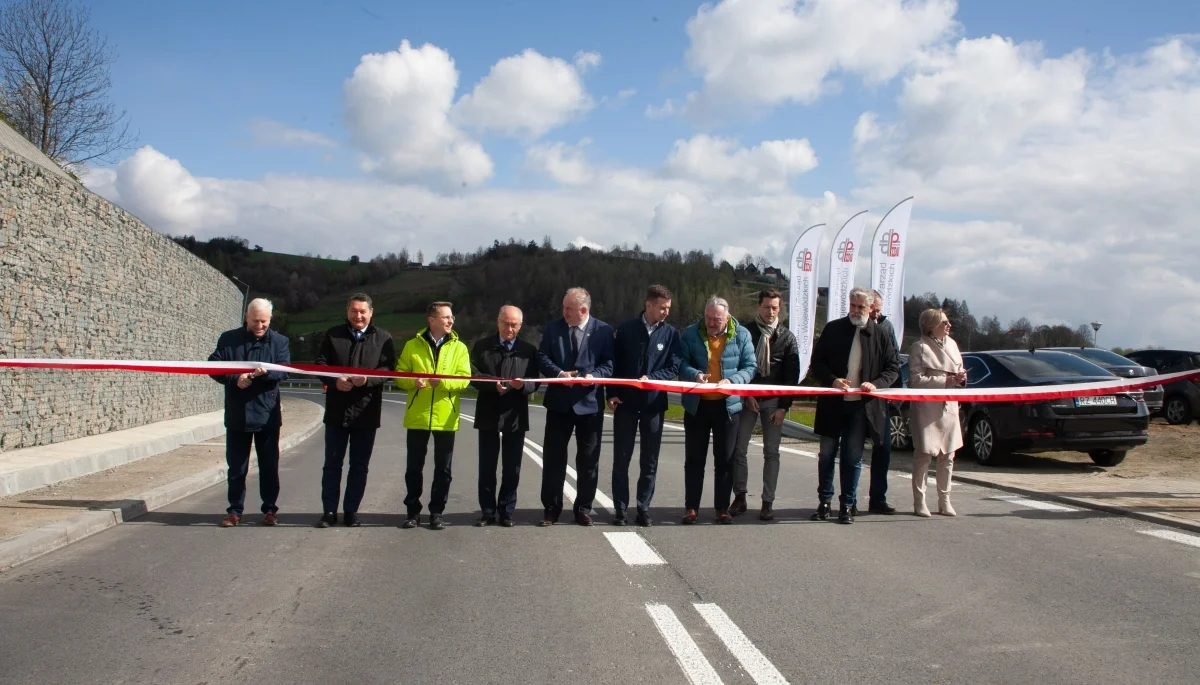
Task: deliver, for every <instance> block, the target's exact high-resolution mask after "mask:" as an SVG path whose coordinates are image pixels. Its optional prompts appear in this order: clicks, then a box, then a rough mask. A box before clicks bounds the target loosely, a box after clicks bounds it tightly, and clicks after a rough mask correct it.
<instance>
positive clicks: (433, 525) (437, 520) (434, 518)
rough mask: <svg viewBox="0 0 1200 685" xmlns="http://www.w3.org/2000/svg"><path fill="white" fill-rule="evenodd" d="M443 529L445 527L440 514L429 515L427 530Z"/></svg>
mask: <svg viewBox="0 0 1200 685" xmlns="http://www.w3.org/2000/svg"><path fill="white" fill-rule="evenodd" d="M445 527H446V523H445V522H444V521H442V515H441V514H430V516H429V530H442V529H443V528H445Z"/></svg>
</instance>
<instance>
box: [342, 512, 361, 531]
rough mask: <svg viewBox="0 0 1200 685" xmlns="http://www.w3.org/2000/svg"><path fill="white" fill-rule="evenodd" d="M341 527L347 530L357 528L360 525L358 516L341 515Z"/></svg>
mask: <svg viewBox="0 0 1200 685" xmlns="http://www.w3.org/2000/svg"><path fill="white" fill-rule="evenodd" d="M342 525H344V526H346V527H349V528H357V527H359V526H361V525H362V521H360V520H359V518H358V514H342Z"/></svg>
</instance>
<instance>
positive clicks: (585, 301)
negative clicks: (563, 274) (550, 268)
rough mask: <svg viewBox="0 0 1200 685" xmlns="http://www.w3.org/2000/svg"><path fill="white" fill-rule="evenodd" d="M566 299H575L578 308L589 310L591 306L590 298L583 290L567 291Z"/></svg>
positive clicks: (572, 289)
mask: <svg viewBox="0 0 1200 685" xmlns="http://www.w3.org/2000/svg"><path fill="white" fill-rule="evenodd" d="M567 297H572V298H575V304H577V305H579V306H580V307H587V308H589V309H590V308H591V306H592V296H591V294H590V293H589V292H588V291H586V290H584V289H583V288H570V289H568V290H567Z"/></svg>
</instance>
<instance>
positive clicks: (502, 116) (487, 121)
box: [452, 50, 600, 138]
mask: <svg viewBox="0 0 1200 685" xmlns="http://www.w3.org/2000/svg"><path fill="white" fill-rule="evenodd" d="M599 63H600V55H599V54H597V53H592V52H589V53H581V54H580V55H577V56H576V62H575V64H570V63H568V62H566V61H564V60H562V59H559V58H557V57H545V56H543V55H542V54H540V53H538V52H537V51H536V50H526V51H525V52H522V53H521V54H519V55H514V56H512V57H505V58H504V59H502V60H500V61H499V62H496V64H494V65H493V66H492V69H491V71H490V72H488V75H487V76H485V77H484V78H483V79H482V80H481V81H480V82H479V83H478V84H476V85H475V88H474V89H473V90H472V91H471V92H470V93H468V94H466V95H463V96H462V98H460V99H459V101H458V103H457V104H455V105H454V110H453V113H452V114H453V119H454V121H455V122H457V123H458V124H460V125H462V126H468V127H471V128H476V129H480V130H490V131H498V132H500V133H503V134H506V135H510V136H526V137H529V138H538V137H540V136H542V135H543V134H545V133H546V132H547V131H549V130H550V129H552V128H555V127H558V126H561V125H563V124H565V123H567V122H569V121H570V120H571V119H573V118H574V117H576V116H579V115H581V114H583V113H585V112H587V111H588V110H590V109H591V108H592V107H593V104H594V103H593V102H592V98H591V96H590V95H588V92H587V89H586V88H585V87H584V85H583V79H582V78H581V72H582V71H583V70H585V69H587V68H591V67H594V66H596V65H598V64H599Z"/></svg>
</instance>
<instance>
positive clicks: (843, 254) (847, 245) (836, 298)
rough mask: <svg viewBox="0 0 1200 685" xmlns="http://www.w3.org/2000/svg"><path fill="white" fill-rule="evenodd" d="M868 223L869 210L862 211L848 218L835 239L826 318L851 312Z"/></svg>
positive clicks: (831, 319)
mask: <svg viewBox="0 0 1200 685" xmlns="http://www.w3.org/2000/svg"><path fill="white" fill-rule="evenodd" d="M866 225H867V212H866V211H865V210H864V211H861V212H859V213H858V214H855V215H854V216H852V217H850V218H849V219H847V220H846V223H845V224H843V225H842V230H840V231H838V233H837V237H836V238H834V239H833V246H832V247H831V248H830V250H829V298H828V304H827V305H826V307H825V311H826V313H827V314H828V316H826V317H825V321H826V322H829V321H833V320H834V319H840V318H842V317H844V316H846V315H847V314H849V313H850V291H851V290H852V289H853V288H854V267H855V265H856V264H858V253H859V249H858V247H859V242H861V241H862V234H863V229H864V228H866Z"/></svg>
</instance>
